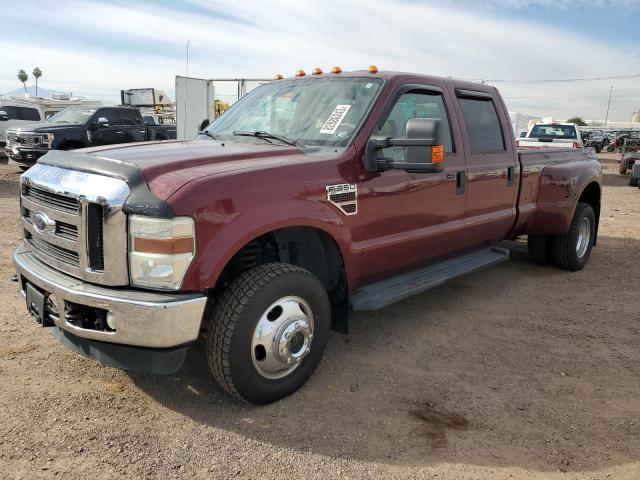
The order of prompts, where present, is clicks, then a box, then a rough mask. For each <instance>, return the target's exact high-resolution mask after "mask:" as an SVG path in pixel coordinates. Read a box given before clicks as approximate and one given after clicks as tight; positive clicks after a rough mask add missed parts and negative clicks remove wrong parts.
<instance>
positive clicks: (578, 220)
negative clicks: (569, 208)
mask: <svg viewBox="0 0 640 480" xmlns="http://www.w3.org/2000/svg"><path fill="white" fill-rule="evenodd" d="M587 232H588V237H587V238H586V239H585V238H584V236H585V235H586V234H587ZM595 232H596V215H595V213H594V211H593V208H592V207H591V205H589V204H588V203H578V206H577V207H576V212H575V214H574V215H573V220H572V221H571V226H570V227H569V231H568V232H567V233H565V234H564V235H559V236H558V237H556V239H555V241H554V242H553V260H554V261H555V264H556V265H557V266H558V267H560V268H562V269H563V270H569V271H572V272H575V271H578V270H582V268H583V267H584V266H585V265H586V264H587V261H588V260H589V255H590V254H591V248H592V247H593V240H594V238H595Z"/></svg>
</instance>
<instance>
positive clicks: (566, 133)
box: [529, 125, 578, 139]
mask: <svg viewBox="0 0 640 480" xmlns="http://www.w3.org/2000/svg"><path fill="white" fill-rule="evenodd" d="M529 138H566V139H573V138H578V137H577V135H576V127H574V126H573V125H536V126H534V127H533V129H532V130H531V134H530V135H529Z"/></svg>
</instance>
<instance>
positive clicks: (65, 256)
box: [24, 231, 80, 267]
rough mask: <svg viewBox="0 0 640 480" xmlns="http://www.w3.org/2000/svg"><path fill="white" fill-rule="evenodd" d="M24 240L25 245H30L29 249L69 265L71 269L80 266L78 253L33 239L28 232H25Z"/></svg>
mask: <svg viewBox="0 0 640 480" xmlns="http://www.w3.org/2000/svg"><path fill="white" fill-rule="evenodd" d="M24 238H25V241H26V242H27V244H29V245H31V247H33V248H34V249H35V250H37V251H38V252H39V253H42V254H44V255H46V256H47V257H50V258H52V259H54V260H56V261H59V262H62V263H65V264H67V265H71V266H72V267H79V266H80V255H78V252H74V251H72V250H67V249H66V248H62V247H58V246H57V245H54V244H53V243H49V242H47V241H45V240H40V239H38V238H36V237H34V236H33V235H32V234H31V232H29V231H25V236H24Z"/></svg>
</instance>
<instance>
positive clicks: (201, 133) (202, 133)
mask: <svg viewBox="0 0 640 480" xmlns="http://www.w3.org/2000/svg"><path fill="white" fill-rule="evenodd" d="M198 135H206V136H207V137H211V138H213V139H214V140H222V139H221V138H220V137H219V136H217V135H214V134H213V133H209V132H207V131H206V130H202V131H201V132H198Z"/></svg>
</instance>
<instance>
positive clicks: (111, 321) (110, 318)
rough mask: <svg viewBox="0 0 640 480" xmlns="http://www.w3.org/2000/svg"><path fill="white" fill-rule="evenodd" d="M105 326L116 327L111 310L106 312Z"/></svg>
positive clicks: (113, 328)
mask: <svg viewBox="0 0 640 480" xmlns="http://www.w3.org/2000/svg"><path fill="white" fill-rule="evenodd" d="M107 326H108V327H109V328H110V329H111V330H115V329H116V318H115V317H114V316H113V313H111V312H107Z"/></svg>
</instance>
